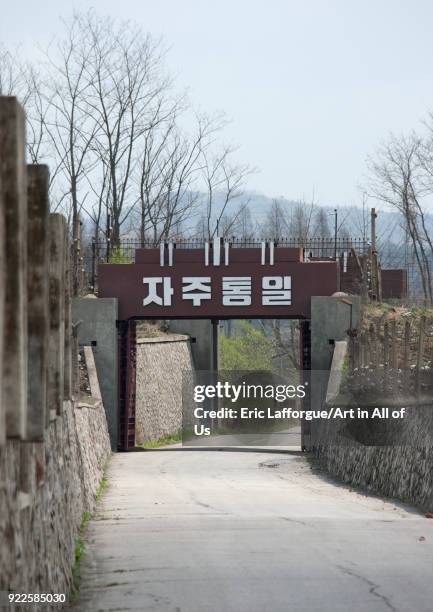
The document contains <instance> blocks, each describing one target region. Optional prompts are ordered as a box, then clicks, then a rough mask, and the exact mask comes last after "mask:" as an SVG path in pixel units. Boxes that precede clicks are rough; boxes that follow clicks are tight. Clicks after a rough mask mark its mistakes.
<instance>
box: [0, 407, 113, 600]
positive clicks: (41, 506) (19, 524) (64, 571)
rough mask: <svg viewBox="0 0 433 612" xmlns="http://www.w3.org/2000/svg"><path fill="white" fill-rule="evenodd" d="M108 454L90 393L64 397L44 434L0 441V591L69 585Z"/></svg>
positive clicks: (63, 589) (101, 416)
mask: <svg viewBox="0 0 433 612" xmlns="http://www.w3.org/2000/svg"><path fill="white" fill-rule="evenodd" d="M110 454H111V450H110V442H109V437H108V430H107V423H106V418H105V411H104V408H103V405H102V402H101V401H100V400H98V398H95V397H94V396H93V395H92V396H89V397H86V398H85V401H65V402H64V403H63V414H62V415H61V416H60V415H59V416H57V417H56V418H55V419H54V420H52V421H51V422H50V424H49V427H48V428H47V430H46V432H45V439H44V440H43V441H41V442H25V441H20V440H7V442H6V444H5V445H4V446H3V447H1V448H0V591H1V590H9V591H11V590H12V591H13V590H16V591H20V592H28V593H66V594H68V593H69V591H70V588H71V585H72V568H73V565H74V549H75V539H76V537H77V535H78V531H79V527H80V523H81V520H82V516H83V513H84V512H85V511H87V512H91V511H92V510H93V508H94V505H95V494H96V491H97V489H98V486H99V483H100V481H101V478H102V475H103V469H104V466H105V464H106V462H107V460H108V458H109V456H110ZM44 609H47V608H46V607H45V608H44Z"/></svg>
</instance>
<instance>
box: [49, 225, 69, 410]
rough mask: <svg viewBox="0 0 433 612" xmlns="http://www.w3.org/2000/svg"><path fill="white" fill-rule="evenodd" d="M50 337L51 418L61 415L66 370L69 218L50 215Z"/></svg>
mask: <svg viewBox="0 0 433 612" xmlns="http://www.w3.org/2000/svg"><path fill="white" fill-rule="evenodd" d="M49 231H50V256H49V281H50V300H49V309H50V334H49V361H48V406H49V408H50V411H51V416H52V417H55V416H56V415H58V414H62V408H63V398H64V371H65V359H64V356H65V246H66V233H67V228H66V219H65V217H63V215H59V214H50V216H49Z"/></svg>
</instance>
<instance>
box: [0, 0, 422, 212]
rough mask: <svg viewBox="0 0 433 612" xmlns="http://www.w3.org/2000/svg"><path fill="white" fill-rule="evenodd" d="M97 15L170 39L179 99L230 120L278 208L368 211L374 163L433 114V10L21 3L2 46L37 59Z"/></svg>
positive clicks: (228, 2)
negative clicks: (82, 19)
mask: <svg viewBox="0 0 433 612" xmlns="http://www.w3.org/2000/svg"><path fill="white" fill-rule="evenodd" d="M90 7H94V8H95V9H96V10H97V11H98V12H99V13H100V14H103V15H107V14H109V15H112V16H114V17H120V18H128V19H131V20H133V21H135V22H137V23H138V24H140V25H141V26H142V27H143V28H144V29H146V30H148V31H150V32H152V33H154V34H155V35H163V37H164V39H165V41H166V43H167V44H168V45H169V46H170V52H169V55H168V65H169V68H170V70H171V71H172V72H173V73H174V74H175V75H176V76H177V83H178V85H179V87H180V88H183V87H185V86H187V87H188V88H189V91H190V97H191V98H192V100H193V102H194V103H195V104H196V105H197V106H199V107H201V108H202V109H203V110H207V111H213V110H220V109H223V110H225V111H226V112H227V114H228V116H229V117H230V118H231V119H232V124H231V125H230V127H229V130H228V137H229V139H230V140H232V141H233V142H236V143H238V144H239V145H240V150H239V152H238V158H239V161H241V162H247V163H249V164H251V165H254V166H257V167H258V169H259V172H258V173H257V175H255V176H253V177H252V178H250V180H249V187H250V188H252V189H256V190H258V191H261V192H264V193H266V194H267V195H270V196H280V195H284V196H286V197H287V198H299V197H302V196H305V197H306V198H310V197H311V195H312V193H313V191H314V192H315V194H316V197H317V199H318V200H319V202H320V203H321V204H331V205H333V204H337V205H343V204H351V203H356V202H357V201H359V193H358V190H357V185H358V184H359V183H360V182H361V181H362V180H363V177H364V175H365V158H366V156H367V155H368V154H369V153H372V152H374V150H375V148H376V146H377V144H378V143H379V142H380V140H381V139H383V138H385V137H386V135H387V134H388V133H389V132H390V131H394V132H397V133H398V132H401V131H407V130H410V129H411V128H413V127H415V128H417V127H419V125H420V119H422V117H423V116H425V113H426V111H427V110H428V109H433V36H432V23H433V3H432V2H429V1H428V0H412V1H411V2H410V1H409V0H406V1H405V2H403V1H401V0H362V1H361V0H357V1H356V2H355V1H353V0H352V1H351V0H346V1H337V0H328V1H326V0H321V1H320V0H310V1H309V0H301V1H300V0H297V1H296V2H295V1H292V0H285V1H284V0H266V1H265V0H263V1H260V2H259V1H256V0H218V1H217V2H215V1H212V2H211V1H210V0H207V1H206V0H201V1H199V0H153V1H149V0H121V1H119V0H103V1H102V0H93V2H87V1H85V0H77V1H76V2H62V1H61V0H43V2H34V0H31V1H30V0H20V1H19V2H8V3H7V8H4V9H3V10H2V16H1V21H0V40H1V41H2V42H4V43H5V44H7V45H16V44H21V45H22V46H23V49H24V51H25V52H26V53H28V52H29V50H30V49H31V48H32V44H34V43H35V44H42V45H45V44H47V43H48V41H49V40H50V38H51V36H52V35H53V34H54V33H56V31H58V30H59V17H60V16H68V15H69V14H70V13H71V12H72V10H73V9H74V8H76V9H87V8H90Z"/></svg>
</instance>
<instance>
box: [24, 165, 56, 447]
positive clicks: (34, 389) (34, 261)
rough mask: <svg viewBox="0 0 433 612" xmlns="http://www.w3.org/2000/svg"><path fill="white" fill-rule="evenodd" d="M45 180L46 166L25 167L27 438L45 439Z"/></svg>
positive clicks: (46, 205)
mask: <svg viewBox="0 0 433 612" xmlns="http://www.w3.org/2000/svg"><path fill="white" fill-rule="evenodd" d="M48 180H49V172H48V167H47V166H28V174H27V181H28V186H27V187H28V188H27V196H28V197H27V200H28V227H27V234H28V249H29V253H28V254H29V266H28V277H27V294H28V420H27V436H26V437H27V439H28V440H43V439H44V430H45V423H46V417H45V412H46V411H47V410H48V406H47V359H48V252H49V240H50V234H49V227H48V215H49V201H48Z"/></svg>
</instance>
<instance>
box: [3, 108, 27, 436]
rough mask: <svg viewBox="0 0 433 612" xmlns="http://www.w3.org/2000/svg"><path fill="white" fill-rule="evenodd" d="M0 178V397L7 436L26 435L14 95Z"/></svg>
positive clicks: (20, 151)
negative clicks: (0, 225)
mask: <svg viewBox="0 0 433 612" xmlns="http://www.w3.org/2000/svg"><path fill="white" fill-rule="evenodd" d="M0 182H1V185H2V196H3V206H4V213H5V228H4V229H5V232H4V253H5V269H6V270H7V273H6V277H5V283H4V290H5V299H6V308H5V315H4V322H3V332H4V339H3V341H4V346H6V347H7V350H8V355H7V359H4V360H3V365H2V372H3V381H2V403H3V406H4V410H5V412H6V434H7V436H8V437H15V438H22V439H24V438H25V435H26V422H27V185H26V183H27V181H26V166H25V119H24V113H23V111H22V109H21V108H20V106H19V104H18V102H17V100H16V99H15V98H12V97H11V98H8V97H4V98H0Z"/></svg>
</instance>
